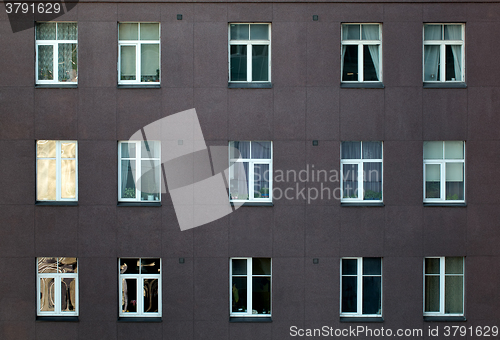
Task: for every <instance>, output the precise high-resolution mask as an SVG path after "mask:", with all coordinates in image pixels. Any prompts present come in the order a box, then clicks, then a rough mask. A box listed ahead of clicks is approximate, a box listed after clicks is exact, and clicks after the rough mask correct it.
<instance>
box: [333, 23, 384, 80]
mask: <svg viewBox="0 0 500 340" xmlns="http://www.w3.org/2000/svg"><path fill="white" fill-rule="evenodd" d="M381 36H382V25H380V24H342V81H343V82H369V81H371V82H381V81H382V60H381V58H382V51H381V50H382V43H381Z"/></svg>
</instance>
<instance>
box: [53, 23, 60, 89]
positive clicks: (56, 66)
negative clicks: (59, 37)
mask: <svg viewBox="0 0 500 340" xmlns="http://www.w3.org/2000/svg"><path fill="white" fill-rule="evenodd" d="M56 27H57V25H56ZM53 46H54V47H53V50H54V60H53V65H54V66H53V67H54V72H53V73H52V74H53V75H54V79H52V81H54V82H59V64H58V62H59V43H58V42H57V41H56V42H55V44H54V45H53Z"/></svg>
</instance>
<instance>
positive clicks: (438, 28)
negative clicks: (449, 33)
mask: <svg viewBox="0 0 500 340" xmlns="http://www.w3.org/2000/svg"><path fill="white" fill-rule="evenodd" d="M442 27H443V26H442V25H424V40H442V39H443V35H442Z"/></svg>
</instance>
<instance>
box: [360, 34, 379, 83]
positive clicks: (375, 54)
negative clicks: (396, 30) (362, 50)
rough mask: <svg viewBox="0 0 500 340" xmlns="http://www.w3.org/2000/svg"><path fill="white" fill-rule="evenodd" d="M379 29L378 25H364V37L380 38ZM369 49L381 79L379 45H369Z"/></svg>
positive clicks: (367, 38)
mask: <svg viewBox="0 0 500 340" xmlns="http://www.w3.org/2000/svg"><path fill="white" fill-rule="evenodd" d="M378 30H379V26H378V25H363V38H366V40H379V35H378ZM368 50H369V51H370V56H371V57H372V61H373V65H374V66H375V73H376V74H377V80H380V58H379V45H368Z"/></svg>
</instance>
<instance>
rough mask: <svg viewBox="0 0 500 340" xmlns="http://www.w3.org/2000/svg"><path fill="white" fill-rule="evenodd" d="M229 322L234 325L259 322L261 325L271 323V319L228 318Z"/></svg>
mask: <svg viewBox="0 0 500 340" xmlns="http://www.w3.org/2000/svg"><path fill="white" fill-rule="evenodd" d="M229 322H234V323H238V322H241V323H254V322H261V323H268V322H273V319H272V318H271V317H270V316H266V317H255V316H254V317H252V316H247V317H234V316H230V317H229Z"/></svg>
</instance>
